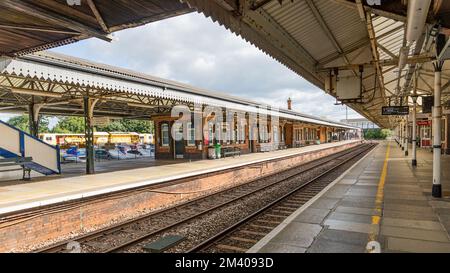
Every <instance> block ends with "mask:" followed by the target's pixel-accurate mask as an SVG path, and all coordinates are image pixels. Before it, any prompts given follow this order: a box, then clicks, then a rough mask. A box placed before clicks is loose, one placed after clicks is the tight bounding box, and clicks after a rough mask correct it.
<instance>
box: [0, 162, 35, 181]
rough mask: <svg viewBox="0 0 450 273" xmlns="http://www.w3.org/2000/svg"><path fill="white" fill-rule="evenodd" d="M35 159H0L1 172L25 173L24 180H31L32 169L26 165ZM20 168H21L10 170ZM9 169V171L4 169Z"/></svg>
mask: <svg viewBox="0 0 450 273" xmlns="http://www.w3.org/2000/svg"><path fill="white" fill-rule="evenodd" d="M32 160H33V159H32V158H31V157H13V158H2V159H0V168H1V169H0V172H12V171H20V170H22V171H23V176H22V179H23V180H30V179H31V169H30V168H27V167H26V166H25V164H27V163H30V162H31V161H32ZM15 166H20V168H8V167H15ZM3 168H7V169H3Z"/></svg>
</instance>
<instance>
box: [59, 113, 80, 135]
mask: <svg viewBox="0 0 450 273" xmlns="http://www.w3.org/2000/svg"><path fill="white" fill-rule="evenodd" d="M52 131H53V133H58V134H69V133H72V134H83V133H84V118H83V117H63V118H60V119H59V121H58V123H57V124H56V126H55V127H54V128H53V130H52Z"/></svg>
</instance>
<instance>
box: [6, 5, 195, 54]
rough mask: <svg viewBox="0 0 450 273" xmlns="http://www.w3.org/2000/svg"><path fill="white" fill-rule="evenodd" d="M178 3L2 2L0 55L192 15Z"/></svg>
mask: <svg viewBox="0 0 450 273" xmlns="http://www.w3.org/2000/svg"><path fill="white" fill-rule="evenodd" d="M191 11H192V9H190V8H189V7H188V6H187V5H186V4H184V3H181V2H180V1H178V0H114V1H111V0H39V1H34V0H2V1H0V54H2V55H10V56H14V55H21V54H27V53H30V52H35V51H40V50H44V49H48V48H51V47H57V46H61V45H65V44H69V43H73V42H76V41H79V40H83V39H86V38H90V37H96V38H99V39H102V40H106V41H111V38H112V37H111V35H110V33H113V32H115V31H119V30H122V29H126V28H131V27H136V26H140V25H144V24H147V23H151V22H154V21H158V20H162V19H165V18H169V17H172V16H176V15H181V14H185V13H188V12H191Z"/></svg>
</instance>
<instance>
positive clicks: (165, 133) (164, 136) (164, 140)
mask: <svg viewBox="0 0 450 273" xmlns="http://www.w3.org/2000/svg"><path fill="white" fill-rule="evenodd" d="M161 146H163V147H168V146H169V124H167V123H163V124H161Z"/></svg>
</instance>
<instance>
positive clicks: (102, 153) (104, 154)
mask: <svg viewBox="0 0 450 273" xmlns="http://www.w3.org/2000/svg"><path fill="white" fill-rule="evenodd" d="M95 159H106V160H110V159H112V156H111V154H110V153H109V152H108V151H107V150H104V149H98V150H95Z"/></svg>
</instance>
